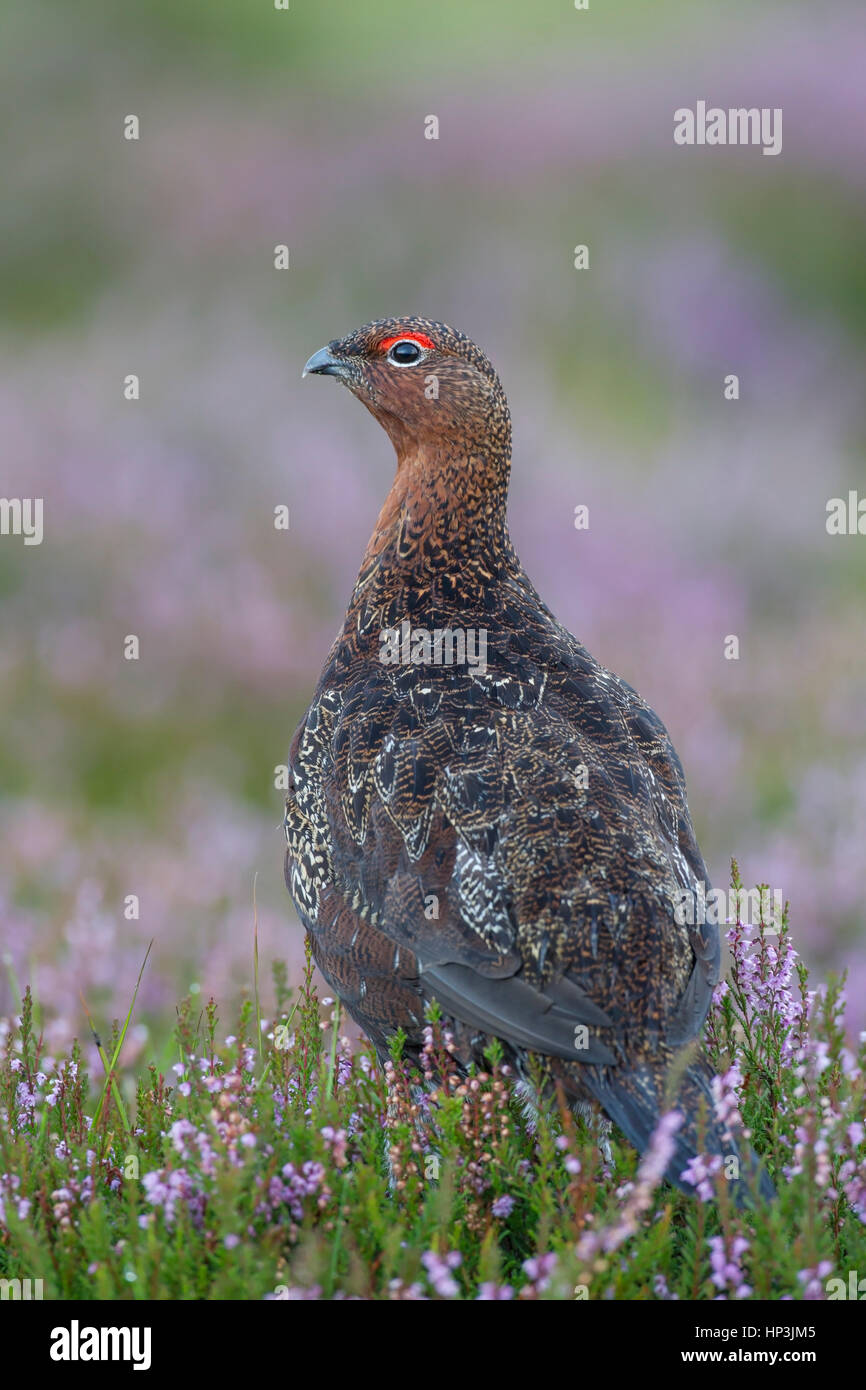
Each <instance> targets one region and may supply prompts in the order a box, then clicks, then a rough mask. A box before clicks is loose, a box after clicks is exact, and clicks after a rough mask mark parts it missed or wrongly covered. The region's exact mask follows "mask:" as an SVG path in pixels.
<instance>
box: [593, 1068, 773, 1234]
mask: <svg viewBox="0 0 866 1390" xmlns="http://www.w3.org/2000/svg"><path fill="white" fill-rule="evenodd" d="M676 1065H677V1064H676V1062H675V1063H674V1068H673V1070H674V1071H675V1070H676ZM587 1071H588V1072H590V1074H591V1069H589V1068H587ZM712 1075H713V1074H712V1072H711V1071H710V1069H709V1067H708V1066H707V1064H706V1063H705V1062H703V1061H701V1060H695V1061H693V1062H691V1063H690V1064H689V1065H688V1066H687V1067H686V1068H685V1070H684V1071H683V1072H682V1075H681V1077H680V1080H679V1083H678V1084H677V1083H674V1086H673V1087H672V1088H671V1090H670V1094H668V1085H667V1083H668V1077H666V1076H665V1075H663V1074H661V1075H658V1074H656V1072H655V1071H654V1070H652V1069H651V1068H650V1067H648V1066H640V1067H636V1068H635V1069H634V1070H632V1071H630V1072H626V1073H625V1074H620V1073H619V1071H618V1070H617V1071H616V1072H614V1071H612V1070H608V1071H606V1073H603V1074H602V1076H603V1079H601V1078H599V1080H598V1081H595V1080H590V1078H589V1076H587V1078H586V1079H587V1081H588V1082H589V1087H590V1089H591V1090H592V1092H593V1094H594V1095H595V1097H596V1100H597V1101H598V1102H599V1104H600V1105H601V1106H602V1107H603V1109H604V1110H605V1111H606V1113H607V1115H608V1116H609V1118H610V1119H611V1120H613V1121H614V1123H615V1124H617V1125H619V1127H620V1129H621V1130H622V1131H623V1133H624V1134H625V1136H626V1138H627V1139H629V1140H630V1142H631V1143H632V1144H634V1146H635V1148H636V1149H638V1150H639V1151H640V1153H643V1152H644V1151H645V1150H646V1148H647V1147H648V1145H649V1141H650V1137H651V1135H652V1132H653V1130H654V1129H655V1127H656V1125H657V1124H658V1121H659V1118H660V1116H661V1115H662V1114H663V1113H664V1111H666V1110H674V1109H675V1110H679V1111H680V1113H681V1114H682V1116H683V1123H682V1125H681V1126H680V1128H679V1130H678V1131H677V1133H676V1135H675V1136H674V1144H675V1147H674V1152H673V1155H672V1157H671V1160H670V1162H669V1163H668V1166H667V1168H666V1170H665V1177H666V1178H667V1179H668V1182H672V1183H673V1184H674V1185H675V1186H676V1187H678V1188H679V1189H680V1191H681V1192H688V1193H689V1194H690V1195H694V1191H695V1189H694V1186H693V1185H692V1184H691V1183H688V1182H684V1181H683V1179H682V1177H681V1176H680V1175H681V1173H682V1172H683V1169H684V1168H686V1167H687V1165H688V1164H689V1162H690V1160H691V1159H693V1158H695V1157H696V1156H697V1155H698V1154H699V1153H702V1154H709V1155H713V1154H717V1155H719V1156H720V1157H721V1159H722V1162H723V1165H725V1166H724V1167H723V1169H722V1171H723V1172H728V1173H729V1177H730V1179H731V1190H732V1194H733V1197H734V1201H735V1202H736V1204H737V1206H740V1207H742V1206H746V1205H749V1204H750V1203H753V1201H754V1193H755V1190H757V1192H758V1193H759V1195H760V1196H761V1197H762V1198H763V1199H764V1201H767V1202H772V1201H774V1200H775V1197H776V1190H775V1188H774V1187H773V1184H772V1182H771V1181H770V1179H769V1177H768V1175H767V1173H766V1172H765V1171H764V1169H763V1168H762V1167H761V1166H760V1161H759V1159H758V1157H757V1154H755V1153H754V1151H753V1150H752V1149H751V1148H750V1147H749V1146H748V1144H746V1143H745V1142H744V1141H743V1140H742V1139H739V1140H738V1139H737V1138H736V1137H732V1136H731V1135H729V1134H727V1133H726V1132H725V1130H723V1128H722V1126H721V1125H720V1124H719V1122H718V1120H717V1119H716V1113H715V1107H714V1104H713V1094H712V1091H711V1089H710V1082H711V1081H712ZM702 1099H703V1100H704V1101H705V1117H704V1119H703V1121H702V1120H701V1100H702ZM731 1159H736V1161H737V1163H736V1172H737V1176H736V1177H734V1174H733V1173H732V1172H730V1169H731V1168H733V1167H734V1165H733V1164H731V1162H730V1161H731Z"/></svg>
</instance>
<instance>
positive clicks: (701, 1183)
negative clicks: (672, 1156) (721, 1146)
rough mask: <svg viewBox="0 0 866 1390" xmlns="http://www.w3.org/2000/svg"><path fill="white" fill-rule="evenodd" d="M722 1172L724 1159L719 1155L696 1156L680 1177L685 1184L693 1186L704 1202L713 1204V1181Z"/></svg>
mask: <svg viewBox="0 0 866 1390" xmlns="http://www.w3.org/2000/svg"><path fill="white" fill-rule="evenodd" d="M721 1171H722V1159H721V1156H720V1155H719V1154H695V1156H694V1158H690V1159H689V1161H688V1163H687V1164H686V1166H685V1168H684V1169H683V1171H682V1172H681V1173H680V1177H681V1178H682V1180H683V1182H688V1183H691V1184H692V1186H693V1187H694V1189H695V1193H696V1195H697V1196H698V1197H699V1198H700V1200H701V1201H702V1202H711V1201H712V1200H713V1197H714V1196H715V1188H714V1185H713V1179H714V1178H715V1177H716V1175H717V1173H720V1172H721Z"/></svg>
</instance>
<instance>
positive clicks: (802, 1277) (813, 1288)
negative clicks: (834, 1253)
mask: <svg viewBox="0 0 866 1390" xmlns="http://www.w3.org/2000/svg"><path fill="white" fill-rule="evenodd" d="M832 1273H833V1263H832V1261H831V1260H821V1262H820V1264H818V1265H816V1266H815V1268H814V1269H798V1270H797V1278H798V1279H799V1281H800V1283H801V1284H802V1285H803V1297H804V1298H805V1299H808V1300H810V1301H814V1300H817V1299H822V1298H824V1297H825V1296H826V1289H825V1287H824V1281H825V1280H826V1279H829V1278H830V1275H831V1274H832Z"/></svg>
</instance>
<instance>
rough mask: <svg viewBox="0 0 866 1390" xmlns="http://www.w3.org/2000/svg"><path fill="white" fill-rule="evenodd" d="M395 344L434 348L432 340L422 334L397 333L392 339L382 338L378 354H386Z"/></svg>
mask: <svg viewBox="0 0 866 1390" xmlns="http://www.w3.org/2000/svg"><path fill="white" fill-rule="evenodd" d="M395 343H417V344H418V346H419V347H420V348H435V346H436V344H435V343H434V342H433V340H432V338H428V337H427V336H426V334H424V333H397V334H396V335H395V336H394V337H393V338H383V340H382V342H381V343H380V344H379V351H380V352H387V351H388V349H389V348H392V347H393V346H394V344H395Z"/></svg>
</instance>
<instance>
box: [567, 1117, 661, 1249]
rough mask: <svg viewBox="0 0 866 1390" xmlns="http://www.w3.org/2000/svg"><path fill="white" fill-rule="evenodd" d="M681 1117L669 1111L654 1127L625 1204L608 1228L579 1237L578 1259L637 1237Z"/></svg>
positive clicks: (613, 1247) (614, 1247)
mask: <svg viewBox="0 0 866 1390" xmlns="http://www.w3.org/2000/svg"><path fill="white" fill-rule="evenodd" d="M682 1123H683V1117H682V1115H681V1114H680V1112H679V1111H678V1110H669V1111H667V1113H666V1114H664V1115H662V1117H661V1119H660V1120H659V1122H658V1124H657V1125H656V1127H655V1129H654V1131H653V1133H652V1135H651V1137H650V1142H649V1145H648V1146H647V1150H646V1152H645V1154H644V1155H643V1158H642V1159H641V1161H640V1164H639V1166H638V1170H637V1175H636V1177H635V1181H634V1183H633V1184H632V1185H631V1186H630V1187H629V1189H628V1192H627V1195H626V1200H625V1205H624V1207H623V1209H622V1211H621V1212H620V1214H619V1216H618V1218H617V1220H616V1221H614V1223H613V1224H612V1225H610V1226H603V1227H601V1228H600V1229H599V1230H596V1231H588V1232H587V1233H586V1234H585V1235H583V1236H582V1237H581V1239H580V1240H579V1242H578V1246H577V1254H578V1257H579V1259H581V1260H586V1261H589V1260H592V1259H594V1258H595V1256H596V1255H598V1254H599V1253H600V1252H602V1251H604V1253H605V1254H610V1253H611V1252H612V1251H613V1250H616V1249H617V1248H618V1247H619V1246H620V1245H622V1244H623V1242H624V1241H626V1240H628V1238H629V1236H633V1235H635V1234H636V1232H637V1230H638V1227H639V1222H640V1219H641V1217H642V1216H643V1215H644V1214H645V1213H646V1212H647V1211H648V1210H649V1208H650V1205H651V1204H652V1197H653V1193H654V1192H655V1189H656V1188H657V1187H658V1185H659V1183H660V1182H661V1180H662V1178H663V1177H664V1174H665V1169H666V1168H667V1166H668V1164H669V1163H670V1160H671V1157H672V1156H673V1152H674V1136H675V1135H676V1133H677V1131H678V1130H679V1129H680V1128H681V1126H682Z"/></svg>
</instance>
